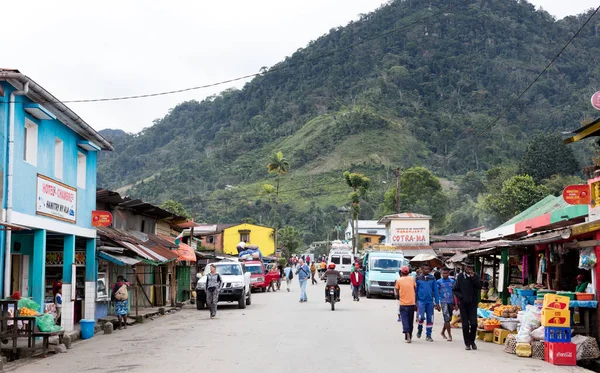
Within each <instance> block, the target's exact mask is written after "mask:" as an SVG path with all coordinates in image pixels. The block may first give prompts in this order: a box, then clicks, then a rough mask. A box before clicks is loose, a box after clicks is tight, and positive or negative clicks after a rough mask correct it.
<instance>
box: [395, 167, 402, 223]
mask: <svg viewBox="0 0 600 373" xmlns="http://www.w3.org/2000/svg"><path fill="white" fill-rule="evenodd" d="M401 178H402V170H401V169H400V167H398V168H396V213H398V214H400V213H401V212H402V211H400V188H401V187H402V181H401Z"/></svg>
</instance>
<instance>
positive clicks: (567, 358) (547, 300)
mask: <svg viewBox="0 0 600 373" xmlns="http://www.w3.org/2000/svg"><path fill="white" fill-rule="evenodd" d="M569 303H570V299H569V297H565V296H561V295H556V294H546V295H544V303H543V307H542V319H541V321H542V326H543V327H544V360H546V361H547V362H549V363H550V364H554V365H570V366H574V365H577V348H576V346H575V344H573V343H571V312H570V311H569Z"/></svg>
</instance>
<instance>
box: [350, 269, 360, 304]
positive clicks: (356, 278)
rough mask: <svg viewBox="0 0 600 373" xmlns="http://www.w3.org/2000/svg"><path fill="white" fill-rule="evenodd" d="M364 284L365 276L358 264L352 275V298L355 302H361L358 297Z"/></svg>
mask: <svg viewBox="0 0 600 373" xmlns="http://www.w3.org/2000/svg"><path fill="white" fill-rule="evenodd" d="M362 282H363V275H362V273H361V272H360V265H359V264H358V263H356V265H355V266H354V272H352V273H351V274H350V283H351V284H352V298H353V299H354V300H355V301H357V302H358V301H360V297H359V296H358V290H359V289H360V285H361V284H362Z"/></svg>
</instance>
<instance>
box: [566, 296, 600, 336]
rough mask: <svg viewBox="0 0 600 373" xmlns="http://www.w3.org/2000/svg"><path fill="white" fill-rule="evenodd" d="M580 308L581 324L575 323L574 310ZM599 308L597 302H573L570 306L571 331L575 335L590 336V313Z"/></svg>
mask: <svg viewBox="0 0 600 373" xmlns="http://www.w3.org/2000/svg"><path fill="white" fill-rule="evenodd" d="M575 308H579V320H580V322H579V324H574V323H573V315H574V314H575V312H574V309H575ZM596 308H598V301H596V300H572V301H571V302H570V304H569V309H570V310H571V329H572V330H573V333H574V334H581V335H588V336H589V335H590V312H591V311H592V310H595V309H596Z"/></svg>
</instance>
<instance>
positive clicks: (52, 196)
mask: <svg viewBox="0 0 600 373" xmlns="http://www.w3.org/2000/svg"><path fill="white" fill-rule="evenodd" d="M35 206H36V208H35V212H36V213H37V214H38V215H43V216H48V217H51V218H54V219H58V220H62V221H66V222H69V223H76V222H77V216H76V211H77V189H75V188H73V187H70V186H68V185H65V184H63V183H60V182H58V181H56V180H52V179H50V178H48V177H46V176H43V175H39V174H38V175H37V198H36V205H35Z"/></svg>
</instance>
